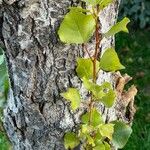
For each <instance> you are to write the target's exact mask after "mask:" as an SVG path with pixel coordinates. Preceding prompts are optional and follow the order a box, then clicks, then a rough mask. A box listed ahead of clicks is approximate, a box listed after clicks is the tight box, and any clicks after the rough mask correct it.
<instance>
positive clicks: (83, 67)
mask: <svg viewBox="0 0 150 150" xmlns="http://www.w3.org/2000/svg"><path fill="white" fill-rule="evenodd" d="M98 70H99V62H98V61H97V62H96V72H98ZM76 72H77V74H78V76H79V77H80V78H83V77H86V78H87V79H90V78H92V76H93V63H92V61H91V59H90V58H88V59H84V58H78V59H77V68H76Z"/></svg>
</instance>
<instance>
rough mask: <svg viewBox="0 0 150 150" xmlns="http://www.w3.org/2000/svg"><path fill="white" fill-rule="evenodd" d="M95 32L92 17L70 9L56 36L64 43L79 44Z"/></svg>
mask: <svg viewBox="0 0 150 150" xmlns="http://www.w3.org/2000/svg"><path fill="white" fill-rule="evenodd" d="M94 30H95V20H94V18H93V16H92V15H86V14H84V13H82V12H80V11H77V9H74V8H72V9H71V11H70V12H69V13H67V15H66V16H65V18H64V20H63V22H62V23H61V25H60V28H59V31H58V34H59V37H60V39H61V41H62V42H64V43H76V44H81V43H85V42H87V41H88V40H89V39H90V37H91V36H92V34H93V32H94Z"/></svg>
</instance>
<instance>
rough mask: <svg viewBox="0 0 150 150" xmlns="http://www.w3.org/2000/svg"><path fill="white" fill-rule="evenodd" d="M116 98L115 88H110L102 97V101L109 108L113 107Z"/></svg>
mask: <svg viewBox="0 0 150 150" xmlns="http://www.w3.org/2000/svg"><path fill="white" fill-rule="evenodd" d="M115 98H116V92H115V91H114V90H113V89H109V91H108V93H107V94H105V96H104V97H102V99H101V102H102V103H103V104H104V105H105V106H106V107H108V108H110V107H112V106H113V104H114V102H115Z"/></svg>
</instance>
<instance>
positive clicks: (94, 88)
mask: <svg viewBox="0 0 150 150" xmlns="http://www.w3.org/2000/svg"><path fill="white" fill-rule="evenodd" d="M82 81H83V84H84V87H85V88H86V89H87V90H88V91H90V92H92V94H93V95H94V97H95V100H98V101H101V102H102V103H103V104H104V105H105V106H106V107H112V106H113V104H114V101H115V98H116V93H115V91H113V89H112V86H111V84H110V83H109V82H104V83H103V84H102V85H101V86H100V85H97V84H95V83H92V82H90V81H89V80H87V79H86V78H83V79H82Z"/></svg>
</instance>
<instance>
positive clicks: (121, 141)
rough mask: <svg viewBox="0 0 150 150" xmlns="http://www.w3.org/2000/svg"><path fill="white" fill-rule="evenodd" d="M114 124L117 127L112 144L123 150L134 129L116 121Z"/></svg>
mask: <svg viewBox="0 0 150 150" xmlns="http://www.w3.org/2000/svg"><path fill="white" fill-rule="evenodd" d="M113 124H115V126H114V133H113V139H112V143H113V145H114V146H115V147H116V148H119V149H122V148H123V147H124V146H125V145H126V143H127V141H128V139H129V137H130V135H131V133H132V129H131V127H130V126H128V125H126V124H125V123H123V122H121V121H114V122H113Z"/></svg>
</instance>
